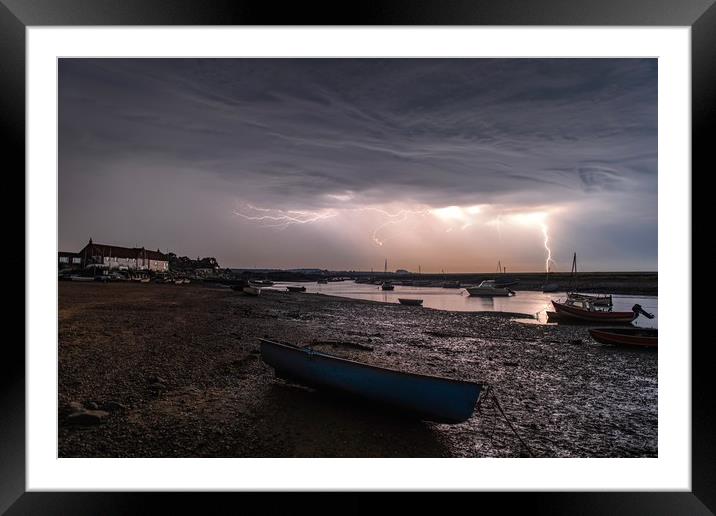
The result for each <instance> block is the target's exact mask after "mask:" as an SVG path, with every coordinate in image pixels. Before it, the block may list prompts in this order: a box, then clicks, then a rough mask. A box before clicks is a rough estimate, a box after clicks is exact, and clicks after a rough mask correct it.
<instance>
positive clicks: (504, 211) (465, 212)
mask: <svg viewBox="0 0 716 516" xmlns="http://www.w3.org/2000/svg"><path fill="white" fill-rule="evenodd" d="M338 197H339V195H336V196H334V198H335V199H336V200H341V201H344V202H345V201H347V200H348V199H345V200H344V199H338ZM351 197H352V196H351ZM558 210H559V209H558V208H554V207H551V208H545V209H540V210H532V211H530V210H523V209H521V208H515V207H506V206H499V205H488V204H479V205H478V204H476V205H469V206H457V205H451V206H443V207H438V208H432V207H428V206H416V207H410V208H401V209H399V210H390V209H387V208H384V207H380V206H363V207H345V208H324V209H320V210H282V209H277V208H264V207H257V206H254V205H253V204H250V203H244V204H243V205H242V208H241V209H237V210H234V214H235V215H237V216H239V217H241V218H243V219H244V220H247V221H249V222H251V223H255V224H259V225H261V226H263V227H267V228H278V229H285V228H287V227H289V226H291V225H295V224H314V223H320V222H323V221H326V220H328V219H334V218H337V217H339V216H340V215H344V214H346V215H350V216H351V217H349V218H348V219H347V222H346V223H349V221H355V220H356V219H355V216H356V215H357V214H358V213H361V212H362V213H373V214H378V215H379V216H382V217H385V219H387V220H384V221H383V222H381V223H379V224H378V225H377V226H375V228H374V229H373V230H372V231H371V234H370V241H371V242H372V243H373V245H375V246H377V247H383V246H384V245H385V244H386V242H387V241H388V239H389V238H394V237H395V236H397V235H398V234H401V233H402V232H400V231H399V232H398V233H393V234H392V235H390V237H386V236H383V235H382V233H383V232H384V230H385V229H386V228H387V227H389V226H394V227H398V228H399V227H400V226H401V225H402V224H404V223H406V222H407V221H408V219H409V218H410V217H413V216H430V217H432V218H433V220H435V221H438V222H439V223H440V224H442V225H443V226H444V231H445V232H446V233H452V232H453V231H456V230H457V231H462V230H466V229H468V228H470V227H472V226H476V225H480V224H482V225H484V226H495V227H497V228H498V230H499V227H500V225H502V224H505V223H506V224H512V225H516V226H528V227H535V228H537V229H538V230H539V232H540V233H541V236H542V244H543V246H544V250H545V262H544V266H545V271H546V272H549V271H550V269H551V265H553V264H554V260H553V259H552V249H551V245H550V233H549V224H548V216H549V214H550V213H553V212H555V211H558ZM404 231H407V228H404Z"/></svg>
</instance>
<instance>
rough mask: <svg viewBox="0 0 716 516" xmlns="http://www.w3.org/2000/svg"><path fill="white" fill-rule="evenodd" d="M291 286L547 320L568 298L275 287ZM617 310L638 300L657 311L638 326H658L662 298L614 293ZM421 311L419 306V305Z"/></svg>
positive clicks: (347, 284)
mask: <svg viewBox="0 0 716 516" xmlns="http://www.w3.org/2000/svg"><path fill="white" fill-rule="evenodd" d="M288 285H303V286H305V287H306V292H307V293H316V292H320V293H322V294H327V295H331V296H341V297H350V298H353V299H367V300H372V301H381V302H383V303H399V301H398V299H399V298H403V299H422V300H423V306H424V307H426V308H434V309H436V310H448V311H454V312H482V311H490V312H491V311H498V312H515V313H523V314H525V315H528V316H531V317H534V318H535V319H534V322H537V323H543V324H546V323H547V314H546V311H547V310H550V311H551V310H554V309H553V307H552V305H551V301H552V300H553V299H554V300H559V299H564V298H565V297H566V294H565V293H564V292H553V293H549V294H548V293H544V292H535V291H530V290H517V291H516V292H517V294H516V295H515V296H511V297H494V298H491V297H471V296H469V295H468V294H467V292H466V291H465V290H464V289H456V288H442V287H409V286H402V285H396V286H395V290H382V289H381V288H380V286H379V285H366V284H364V283H355V282H353V281H341V282H334V283H328V284H325V285H319V284H317V283H289V282H286V283H276V285H275V286H274V288H275V289H279V290H283V289H284V288H285V287H286V286H288ZM612 302H613V304H614V306H613V310H614V311H618V312H626V311H630V310H631V307H632V306H633V305H634V304H636V303H638V304H640V305H641V306H642V307H643V308H644V309H645V310H646V311H647V312H651V313H653V314H654V319H647V318H646V317H644V316H642V315H640V316H639V317H638V318H637V319H636V320H635V321H634V324H635V325H636V326H642V327H645V328H656V327H657V321H658V319H659V310H658V298H657V297H656V296H624V295H612ZM415 309H416V310H419V308H417V307H416V308H415Z"/></svg>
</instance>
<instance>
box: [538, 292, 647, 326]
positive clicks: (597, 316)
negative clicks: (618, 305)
mask: <svg viewBox="0 0 716 516" xmlns="http://www.w3.org/2000/svg"><path fill="white" fill-rule="evenodd" d="M552 306H554V310H555V312H557V315H558V316H559V318H560V319H563V318H564V319H572V320H576V321H587V322H603V323H621V324H629V323H631V322H632V321H633V320H634V319H636V318H637V317H639V315H640V314H642V315H644V316H645V317H648V318H650V319H652V318H653V317H654V316H653V315H652V314H650V313H648V312H645V311H644V310H643V309H642V307H641V305H638V304H636V305H634V306H633V307H632V309H631V312H613V311H611V310H603V309H602V310H600V309H597V308H595V306H594V305H593V304H592V303H591V302H590V301H589V300H577V299H569V298H568V299H567V301H565V302H563V303H560V302H558V301H552Z"/></svg>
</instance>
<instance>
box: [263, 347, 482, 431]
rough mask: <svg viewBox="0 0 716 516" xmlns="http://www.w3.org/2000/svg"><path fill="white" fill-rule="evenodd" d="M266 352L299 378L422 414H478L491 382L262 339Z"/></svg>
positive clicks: (449, 418)
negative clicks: (400, 368)
mask: <svg viewBox="0 0 716 516" xmlns="http://www.w3.org/2000/svg"><path fill="white" fill-rule="evenodd" d="M261 358H262V359H263V361H264V362H266V363H267V364H268V365H270V366H271V367H273V368H274V369H275V371H276V375H277V376H279V377H282V378H285V379H287V380H290V381H295V382H296V383H300V384H304V385H308V386H310V387H315V388H319V389H328V390H334V391H338V392H341V393H344V394H349V395H353V396H357V397H361V398H364V399H367V400H370V401H373V402H376V403H379V404H381V405H389V406H392V407H396V408H398V409H400V410H401V411H403V412H406V413H409V414H411V415H413V416H415V417H418V418H419V419H424V420H428V421H435V422H439V423H461V422H463V421H466V420H467V419H469V418H470V416H472V413H473V412H474V410H475V406H476V404H477V402H478V400H479V398H480V394H481V393H482V392H486V391H485V386H484V385H482V384H479V383H473V382H465V381H461V380H453V379H449V378H440V377H437V376H426V375H418V374H413V373H404V372H401V371H395V370H392V369H385V368H381V367H375V366H370V365H367V364H362V363H360V362H354V361H352V360H345V359H342V358H338V357H334V356H331V355H326V354H324V353H320V352H317V351H313V350H310V349H305V348H299V347H297V346H290V345H287V344H281V343H277V342H273V341H270V340H266V339H261Z"/></svg>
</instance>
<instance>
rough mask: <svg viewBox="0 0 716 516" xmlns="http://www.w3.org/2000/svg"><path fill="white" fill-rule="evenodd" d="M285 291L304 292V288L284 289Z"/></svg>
mask: <svg viewBox="0 0 716 516" xmlns="http://www.w3.org/2000/svg"><path fill="white" fill-rule="evenodd" d="M286 290H288V292H305V291H306V287H286Z"/></svg>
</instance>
